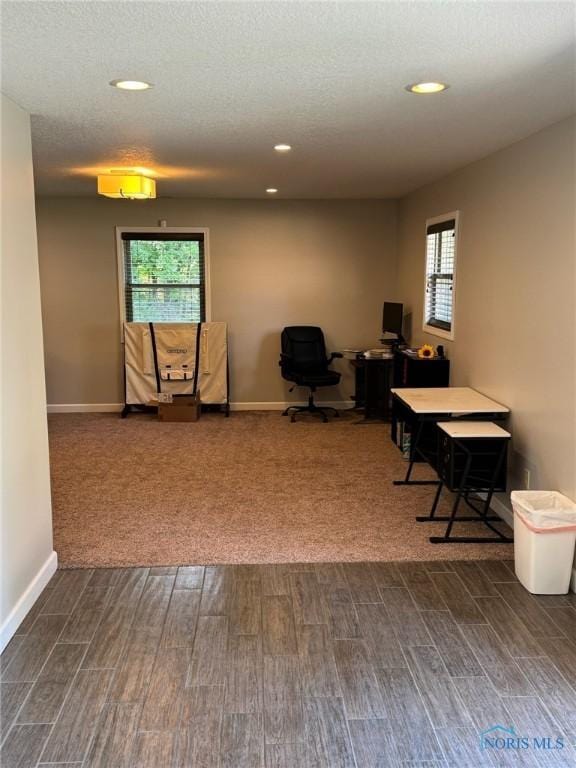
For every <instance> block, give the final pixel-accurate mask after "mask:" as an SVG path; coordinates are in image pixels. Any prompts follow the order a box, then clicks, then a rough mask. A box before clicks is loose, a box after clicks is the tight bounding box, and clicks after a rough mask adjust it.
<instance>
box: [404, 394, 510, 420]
mask: <svg viewBox="0 0 576 768" xmlns="http://www.w3.org/2000/svg"><path fill="white" fill-rule="evenodd" d="M391 392H392V394H393V395H395V396H396V397H398V398H399V399H400V400H402V402H403V403H404V404H405V405H407V406H408V408H410V410H412V411H413V412H414V413H415V414H431V413H437V414H452V415H459V416H462V415H465V414H486V413H510V409H509V408H507V407H506V406H505V405H502V404H501V403H497V402H496V400H491V399H490V398H489V397H486V395H482V394H481V393H480V392H477V391H476V390H475V389H472V388H471V387H426V388H420V389H412V388H410V387H400V388H397V387H394V388H393V389H392V390H391Z"/></svg>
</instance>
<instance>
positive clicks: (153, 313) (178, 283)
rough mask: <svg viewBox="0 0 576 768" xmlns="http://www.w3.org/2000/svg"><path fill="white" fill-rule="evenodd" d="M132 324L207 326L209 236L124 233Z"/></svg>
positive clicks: (128, 314) (127, 305)
mask: <svg viewBox="0 0 576 768" xmlns="http://www.w3.org/2000/svg"><path fill="white" fill-rule="evenodd" d="M122 242H123V246H124V280H125V282H124V300H125V310H126V320H127V321H128V322H154V323H184V322H186V323H187V322H195V323H198V322H204V321H205V320H206V308H205V307H206V283H205V278H206V276H205V263H204V235H203V234H202V233H199V234H196V233H191V234H171V233H166V234H162V233H158V234H156V233H148V232H142V233H138V232H129V233H128V232H124V233H123V234H122Z"/></svg>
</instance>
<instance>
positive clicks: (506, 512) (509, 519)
mask: <svg viewBox="0 0 576 768" xmlns="http://www.w3.org/2000/svg"><path fill="white" fill-rule="evenodd" d="M478 495H479V496H481V497H483V498H486V494H482V493H480V494H478ZM490 506H491V508H492V509H493V510H494V512H496V514H497V515H498V517H501V518H502V520H504V522H505V523H508V525H509V526H510V528H512V529H513V528H514V512H513V511H512V510H511V509H510V507H509V506H507V505H506V504H504V502H503V501H502V500H501V499H497V498H496V497H495V496H493V497H492V504H491V505H490ZM570 591H571V592H576V562H575V563H574V567H573V568H572V578H571V579H570Z"/></svg>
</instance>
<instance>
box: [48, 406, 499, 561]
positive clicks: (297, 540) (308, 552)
mask: <svg viewBox="0 0 576 768" xmlns="http://www.w3.org/2000/svg"><path fill="white" fill-rule="evenodd" d="M356 420H357V416H352V415H351V414H346V415H344V416H343V417H342V418H341V419H339V420H335V421H332V422H331V423H329V424H322V423H321V422H320V421H318V420H311V419H306V420H303V421H299V422H297V423H296V424H291V423H290V422H289V420H288V419H286V418H283V417H282V416H281V415H280V414H279V413H277V412H240V413H233V414H232V415H231V417H230V418H229V419H225V418H224V417H223V416H221V415H219V414H208V415H204V416H203V417H202V418H201V420H200V421H199V422H197V423H193V424H163V423H160V422H158V421H156V420H155V418H154V417H152V416H148V415H134V416H131V417H129V418H128V419H126V420H121V419H120V418H119V417H118V416H117V415H115V414H73V415H53V416H50V419H49V423H50V449H51V463H52V492H53V505H54V538H55V543H54V546H55V549H56V551H57V553H58V557H59V561H60V564H61V566H63V567H79V566H80V567H85V566H96V567H98V566H101V567H102V566H131V565H178V564H190V563H203V564H210V563H280V562H315V561H332V562H334V561H341V560H349V561H351V560H444V559H452V560H455V559H479V558H494V557H511V556H512V547H511V546H510V545H497V544H490V545H473V544H464V545H463V544H460V545H432V544H430V543H429V542H428V537H429V536H430V535H432V534H442V533H443V530H444V528H443V526H442V524H434V525H432V524H417V523H416V522H415V521H414V516H415V515H416V514H426V513H427V512H428V511H429V508H430V503H431V500H432V496H433V493H434V489H433V488H431V487H426V486H421V487H395V486H393V485H392V483H391V481H392V479H394V478H397V477H401V476H402V475H403V473H404V472H405V469H406V464H405V462H404V461H403V460H402V458H401V456H400V454H399V452H398V450H397V449H396V448H395V446H394V445H393V444H392V443H391V441H390V438H389V427H388V426H387V425H384V424H382V425H380V424H377V425H356V424H354V421H356ZM418 473H419V475H420V476H424V475H425V473H427V475H428V476H430V470H429V469H427V468H425V467H419V468H418ZM446 497H448V494H446ZM447 506H448V498H446V500H445V501H444V503H443V509H444V510H447ZM466 530H467V531H470V530H471V529H470V527H469V526H468V527H466V525H465V524H460V526H459V528H458V531H457V532H459V533H464V532H465V531H466ZM475 530H476V531H477V530H478V526H476V528H475Z"/></svg>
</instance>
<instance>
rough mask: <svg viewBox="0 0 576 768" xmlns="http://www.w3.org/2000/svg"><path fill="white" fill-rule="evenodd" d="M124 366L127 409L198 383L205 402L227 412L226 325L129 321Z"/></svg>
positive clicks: (190, 390)
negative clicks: (160, 394) (222, 407)
mask: <svg viewBox="0 0 576 768" xmlns="http://www.w3.org/2000/svg"><path fill="white" fill-rule="evenodd" d="M198 328H200V334H199V335H198ZM197 357H198V365H196V363H197ZM124 364H125V380H126V408H125V409H124V412H125V413H127V412H128V411H129V410H130V406H133V405H148V404H149V403H150V402H151V401H153V400H157V398H158V393H169V394H173V395H188V394H192V393H193V392H194V391H195V384H196V386H197V391H198V393H199V395H200V399H201V401H202V403H203V404H210V405H220V406H224V410H225V411H226V412H228V344H227V330H226V323H200V324H199V323H125V324H124Z"/></svg>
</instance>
